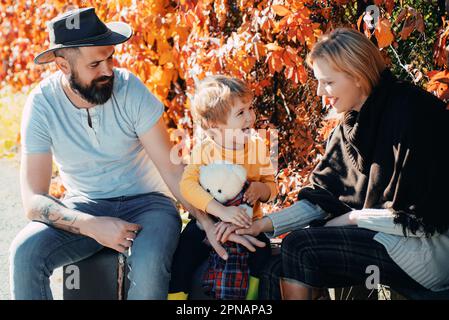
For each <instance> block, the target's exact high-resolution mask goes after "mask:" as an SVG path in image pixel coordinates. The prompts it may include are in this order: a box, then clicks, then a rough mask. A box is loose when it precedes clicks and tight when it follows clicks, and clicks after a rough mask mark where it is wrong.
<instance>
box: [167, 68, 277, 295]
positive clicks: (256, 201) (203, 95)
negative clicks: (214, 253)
mask: <svg viewBox="0 0 449 320" xmlns="http://www.w3.org/2000/svg"><path fill="white" fill-rule="evenodd" d="M252 100H253V94H252V92H251V91H250V89H249V88H248V87H247V86H246V85H245V83H244V82H242V81H241V80H237V79H233V78H229V77H225V76H211V77H207V78H206V79H204V80H203V81H201V82H200V83H199V85H198V86H197V88H196V92H195V96H194V98H193V99H192V107H191V109H192V114H193V117H194V119H195V120H196V121H197V122H199V125H200V126H201V128H202V129H203V130H204V131H205V132H206V135H207V137H206V139H204V140H203V141H202V142H201V143H200V144H198V145H196V146H195V147H194V148H193V150H192V153H191V157H190V163H189V164H188V165H187V166H186V167H185V169H184V174H183V177H182V180H181V182H180V189H181V193H182V195H183V197H184V198H185V199H186V200H187V201H188V202H190V203H191V204H192V205H193V206H195V207H196V208H198V209H200V210H202V211H204V212H206V213H209V214H211V215H213V216H215V217H217V218H219V219H220V220H221V221H222V222H221V223H220V224H218V225H217V230H216V233H217V238H218V237H219V236H221V235H222V234H223V233H224V232H225V231H226V229H228V228H230V229H231V231H233V230H235V229H237V228H241V227H248V226H249V225H250V224H251V222H252V221H251V218H249V216H248V215H247V214H246V212H245V210H244V209H242V208H240V207H237V206H229V207H225V206H223V205H222V204H221V203H219V202H218V201H216V200H215V199H214V198H213V197H212V196H211V195H210V194H209V193H208V192H207V191H206V190H204V189H203V188H202V187H201V185H200V183H199V168H200V166H201V165H207V164H209V163H212V162H213V161H215V160H225V161H228V162H231V163H234V164H239V165H242V166H243V167H244V168H245V169H246V171H247V179H248V181H249V182H250V185H249V187H248V189H247V190H246V192H245V194H244V200H245V201H246V202H247V203H249V204H250V205H252V206H253V218H252V219H253V220H256V219H260V218H262V212H261V209H260V202H267V201H271V200H273V199H274V197H275V196H276V195H277V188H276V183H275V178H274V172H273V171H274V170H273V167H272V164H271V162H270V159H269V156H268V154H267V153H268V152H267V147H266V145H265V144H264V141H263V140H262V139H261V138H260V137H257V136H255V135H252V128H253V126H254V122H255V112H254V110H253V107H252ZM205 239H207V238H206V234H205V232H204V231H203V230H201V229H200V227H198V226H197V224H196V222H195V221H194V220H191V221H190V222H189V223H188V225H187V226H186V228H185V229H184V231H183V232H182V234H181V238H180V240H179V244H178V248H177V250H176V252H175V256H174V258H173V268H172V278H171V283H170V292H171V294H169V299H186V298H187V292H189V291H190V286H191V281H192V278H193V274H194V271H195V270H196V269H197V268H198V267H199V266H200V265H201V263H202V262H203V261H205V260H206V258H207V257H208V255H209V253H210V251H211V250H213V249H211V247H210V246H208V245H207V244H206V242H205V241H204V240H205ZM258 240H261V241H263V242H265V244H266V246H265V247H264V248H258V249H257V250H256V252H254V253H252V252H251V253H249V257H248V265H249V271H250V277H249V285H248V288H247V292H248V294H252V296H253V297H252V298H254V295H255V294H256V295H257V292H258V276H259V272H260V269H261V268H262V267H263V265H264V264H265V261H267V259H268V258H269V256H270V245H269V240H268V239H267V238H266V237H265V235H264V234H261V235H260V236H259V237H258ZM239 249H241V248H239ZM222 262H223V263H225V262H224V261H222ZM247 298H250V297H248V296H247Z"/></svg>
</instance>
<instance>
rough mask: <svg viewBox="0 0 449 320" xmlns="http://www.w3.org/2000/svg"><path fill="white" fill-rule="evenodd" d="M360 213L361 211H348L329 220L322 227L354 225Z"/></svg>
mask: <svg viewBox="0 0 449 320" xmlns="http://www.w3.org/2000/svg"><path fill="white" fill-rule="evenodd" d="M360 212H361V210H353V211H350V212H348V213H345V214H343V215H341V216H338V217H336V218H333V219H332V220H329V221H328V222H327V223H326V224H325V225H324V226H325V227H339V226H348V225H356V224H357V220H358V218H359V215H360Z"/></svg>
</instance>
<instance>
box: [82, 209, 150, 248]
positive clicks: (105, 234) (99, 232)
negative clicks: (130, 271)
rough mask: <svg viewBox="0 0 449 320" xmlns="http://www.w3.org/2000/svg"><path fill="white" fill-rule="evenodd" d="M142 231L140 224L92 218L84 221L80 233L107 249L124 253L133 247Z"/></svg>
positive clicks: (115, 219) (116, 219) (106, 218)
mask: <svg viewBox="0 0 449 320" xmlns="http://www.w3.org/2000/svg"><path fill="white" fill-rule="evenodd" d="M141 229H142V227H141V226H140V225H138V224H135V223H129V222H126V221H124V220H121V219H118V218H113V217H94V216H92V217H90V218H89V219H86V220H85V221H83V223H82V224H81V227H80V232H81V234H84V235H86V236H89V237H91V238H93V239H94V240H96V241H97V242H98V243H99V244H101V245H103V246H105V247H109V248H112V249H114V250H116V251H118V252H121V253H124V252H125V251H126V250H128V248H130V247H131V246H132V244H133V243H132V242H133V240H134V239H135V238H136V236H137V232H138V231H139V230H141Z"/></svg>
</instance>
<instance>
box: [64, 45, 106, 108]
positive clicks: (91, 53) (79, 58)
mask: <svg viewBox="0 0 449 320" xmlns="http://www.w3.org/2000/svg"><path fill="white" fill-rule="evenodd" d="M113 54H114V46H104V47H82V48H80V50H79V52H78V53H77V54H76V55H75V57H74V59H73V61H71V63H70V67H71V74H70V79H69V82H70V86H71V87H72V89H73V90H74V91H75V92H77V93H78V94H79V95H80V96H81V97H82V98H83V99H84V100H86V101H88V102H90V103H92V104H103V103H105V102H106V101H108V100H109V98H110V97H111V95H112V89H113V86H114V73H113V58H112V56H113Z"/></svg>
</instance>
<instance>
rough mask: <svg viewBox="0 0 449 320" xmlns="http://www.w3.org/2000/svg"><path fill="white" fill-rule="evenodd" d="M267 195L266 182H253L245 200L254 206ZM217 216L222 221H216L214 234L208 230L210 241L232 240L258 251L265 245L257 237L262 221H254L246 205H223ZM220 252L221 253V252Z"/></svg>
mask: <svg viewBox="0 0 449 320" xmlns="http://www.w3.org/2000/svg"><path fill="white" fill-rule="evenodd" d="M265 197H266V186H265V184H264V183H262V182H251V184H250V185H249V187H248V189H247V190H246V192H245V194H244V196H243V201H244V202H245V203H248V204H249V205H251V206H253V205H254V204H255V203H256V201H258V200H261V199H263V198H265ZM217 216H218V218H220V219H221V221H220V222H217V223H215V225H214V226H215V228H213V234H209V233H208V232H206V233H207V237H208V239H209V242H211V239H212V238H213V239H214V240H215V241H217V244H218V245H219V244H220V243H225V242H227V241H232V242H235V243H239V244H241V245H243V246H245V247H246V248H247V249H248V250H249V251H251V252H254V251H256V248H255V247H259V248H261V247H265V243H264V242H262V241H259V240H257V239H256V238H255V237H257V236H258V235H259V234H260V232H261V228H260V227H259V224H260V221H259V220H257V221H255V222H253V221H252V219H251V217H250V216H249V215H248V214H247V212H246V209H245V208H244V207H237V206H229V207H225V206H221V210H220V212H219V214H218V215H217ZM261 220H262V219H261ZM206 230H207V229H206ZM211 244H212V243H211ZM213 246H214V245H213ZM214 248H215V246H214ZM218 253H219V254H220V252H218ZM220 256H222V254H220ZM222 257H223V256H222ZM223 258H224V257H223Z"/></svg>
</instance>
